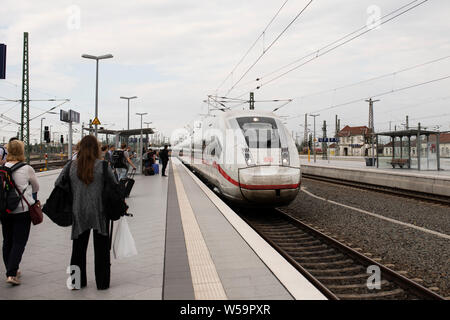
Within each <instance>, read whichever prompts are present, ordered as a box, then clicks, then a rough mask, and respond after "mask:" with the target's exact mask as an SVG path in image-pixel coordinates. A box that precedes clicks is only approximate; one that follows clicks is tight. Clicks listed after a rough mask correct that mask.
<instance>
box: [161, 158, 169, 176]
mask: <svg viewBox="0 0 450 320" xmlns="http://www.w3.org/2000/svg"><path fill="white" fill-rule="evenodd" d="M168 162H169V161H163V162H162V175H163V176H164V175H166V168H167V163H168Z"/></svg>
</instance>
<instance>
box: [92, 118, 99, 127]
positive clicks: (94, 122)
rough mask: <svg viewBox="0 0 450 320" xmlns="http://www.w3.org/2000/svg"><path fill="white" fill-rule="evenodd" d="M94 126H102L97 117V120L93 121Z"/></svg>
mask: <svg viewBox="0 0 450 320" xmlns="http://www.w3.org/2000/svg"><path fill="white" fill-rule="evenodd" d="M92 124H93V125H99V124H101V123H100V120H98V118H97V117H95V119H94V120H92Z"/></svg>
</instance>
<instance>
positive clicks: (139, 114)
mask: <svg viewBox="0 0 450 320" xmlns="http://www.w3.org/2000/svg"><path fill="white" fill-rule="evenodd" d="M136 114H137V115H138V116H141V140H140V141H139V153H138V155H139V157H140V159H139V172H140V173H142V134H143V132H142V117H143V116H145V115H146V114H147V112H144V113H136Z"/></svg>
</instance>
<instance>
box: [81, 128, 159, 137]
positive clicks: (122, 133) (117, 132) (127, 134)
mask: <svg viewBox="0 0 450 320" xmlns="http://www.w3.org/2000/svg"><path fill="white" fill-rule="evenodd" d="M84 130H87V131H93V130H94V129H89V128H84ZM97 132H98V133H99V134H107V135H110V134H111V135H119V136H121V137H130V136H137V135H140V134H141V129H131V130H107V129H98V130H97ZM154 133H155V131H153V129H152V128H142V134H154Z"/></svg>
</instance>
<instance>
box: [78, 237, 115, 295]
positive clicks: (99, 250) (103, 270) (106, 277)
mask: <svg viewBox="0 0 450 320" xmlns="http://www.w3.org/2000/svg"><path fill="white" fill-rule="evenodd" d="M90 233H91V230H87V231H85V232H83V233H82V234H81V235H79V236H78V239H75V240H73V244H72V258H71V260H70V264H71V265H72V266H74V265H75V266H78V267H79V268H80V272H81V275H80V276H81V279H80V280H81V281H80V284H81V287H85V286H86V285H87V277H86V252H87V247H88V243H89V235H90ZM94 259H95V260H94V263H95V282H96V284H97V289H99V290H104V289H108V288H109V282H110V277H111V259H110V251H109V237H108V236H103V235H101V234H99V233H98V232H97V230H94Z"/></svg>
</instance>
